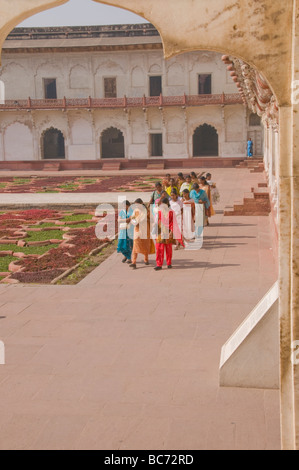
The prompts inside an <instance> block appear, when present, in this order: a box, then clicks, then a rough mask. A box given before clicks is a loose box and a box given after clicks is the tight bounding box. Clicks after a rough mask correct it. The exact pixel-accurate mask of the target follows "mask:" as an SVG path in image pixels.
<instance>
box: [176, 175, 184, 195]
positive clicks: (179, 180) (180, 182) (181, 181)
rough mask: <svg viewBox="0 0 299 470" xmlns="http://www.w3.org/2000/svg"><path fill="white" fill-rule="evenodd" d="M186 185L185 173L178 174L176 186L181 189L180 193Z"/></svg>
mask: <svg viewBox="0 0 299 470" xmlns="http://www.w3.org/2000/svg"><path fill="white" fill-rule="evenodd" d="M184 183H185V178H184V175H183V173H178V178H177V182H176V185H177V188H178V189H179V191H180V190H181V187H182V185H183V184H184Z"/></svg>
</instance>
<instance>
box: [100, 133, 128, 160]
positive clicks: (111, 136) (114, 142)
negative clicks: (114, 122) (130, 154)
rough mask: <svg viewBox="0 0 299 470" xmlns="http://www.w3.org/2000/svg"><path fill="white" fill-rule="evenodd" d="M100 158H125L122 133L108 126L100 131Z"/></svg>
mask: <svg viewBox="0 0 299 470" xmlns="http://www.w3.org/2000/svg"><path fill="white" fill-rule="evenodd" d="M101 149H102V152H101V155H102V158H125V139H124V136H123V133H122V132H121V131H120V130H119V129H116V128H115V127H110V128H109V129H106V130H105V131H104V132H103V133H102V138H101Z"/></svg>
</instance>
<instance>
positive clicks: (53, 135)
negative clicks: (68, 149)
mask: <svg viewBox="0 0 299 470" xmlns="http://www.w3.org/2000/svg"><path fill="white" fill-rule="evenodd" d="M41 150H42V151H41V155H42V159H43V160H64V159H65V140H64V136H63V133H62V132H61V131H60V130H59V129H54V128H53V127H51V128H50V129H47V130H46V131H44V132H43V134H42V142H41Z"/></svg>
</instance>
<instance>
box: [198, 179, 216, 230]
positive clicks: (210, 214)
mask: <svg viewBox="0 0 299 470" xmlns="http://www.w3.org/2000/svg"><path fill="white" fill-rule="evenodd" d="M199 187H200V188H201V189H203V190H204V191H205V192H206V194H207V196H208V198H209V201H210V207H209V208H208V209H207V210H206V216H207V225H210V222H209V218H210V217H213V215H215V214H216V212H215V210H214V207H213V204H212V192H211V186H210V185H209V183H208V181H207V180H206V178H205V177H204V176H201V177H200V184H199Z"/></svg>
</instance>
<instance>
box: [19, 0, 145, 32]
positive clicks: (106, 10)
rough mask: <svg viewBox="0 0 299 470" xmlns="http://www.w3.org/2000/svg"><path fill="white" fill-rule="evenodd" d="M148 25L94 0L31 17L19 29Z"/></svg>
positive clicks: (78, 1)
mask: <svg viewBox="0 0 299 470" xmlns="http://www.w3.org/2000/svg"><path fill="white" fill-rule="evenodd" d="M126 23H128V24H134V23H146V20H145V19H144V18H141V17H140V16H137V15H134V14H133V13H130V12H129V11H126V10H122V9H121V8H114V7H110V6H107V5H102V4H100V3H95V2H93V1H92V0H69V2H68V3H67V4H65V5H62V6H60V7H57V8H52V9H51V10H46V11H44V12H42V13H39V14H37V15H34V16H31V17H30V18H28V19H27V20H25V21H24V22H23V23H21V24H19V25H18V26H19V27H23V28H25V27H38V26H41V27H44V26H94V25H107V24H126Z"/></svg>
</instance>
